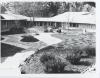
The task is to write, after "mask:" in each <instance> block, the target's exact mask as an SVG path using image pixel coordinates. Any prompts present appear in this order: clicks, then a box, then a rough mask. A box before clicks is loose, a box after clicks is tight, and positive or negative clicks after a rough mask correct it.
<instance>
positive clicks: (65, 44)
mask: <svg viewBox="0 0 100 78" xmlns="http://www.w3.org/2000/svg"><path fill="white" fill-rule="evenodd" d="M52 36H53V37H57V38H60V39H62V40H63V41H62V42H61V43H58V44H56V45H51V46H48V47H45V48H42V49H40V50H38V51H36V53H35V54H33V55H31V56H30V57H29V58H27V59H26V60H25V61H24V63H22V64H21V65H20V68H21V73H22V74H34V73H50V71H51V69H52V68H53V69H55V70H54V71H53V72H51V73H81V72H82V71H84V70H85V69H86V68H88V67H89V66H91V65H92V64H95V34H94V33H87V34H79V35H75V34H74V35H71V34H68V33H64V34H63V33H60V34H53V35H52ZM43 55H46V58H45V59H44V60H45V61H47V59H48V58H49V61H47V62H46V63H42V62H41V59H42V58H44V57H42V56H43ZM49 55H50V56H49ZM68 55H71V57H70V58H67V57H68ZM72 55H74V56H72ZM52 56H53V57H52ZM80 56H81V57H80ZM41 57H42V58H41ZM50 58H54V59H53V60H50ZM58 59H60V62H59V61H57V60H58ZM77 59H79V62H77ZM72 60H74V61H75V62H77V63H76V64H75V63H74V64H72V63H71V62H70V61H72ZM63 63H65V65H62V64H63ZM50 65H51V66H50ZM60 65H61V66H60ZM48 66H49V68H50V69H48ZM63 66H64V69H63V70H64V71H63V72H61V71H60V68H59V67H63ZM57 67H58V68H57ZM46 68H47V69H46ZM45 69H46V70H47V71H49V72H47V71H45ZM53 69H52V70H53ZM56 69H57V71H56ZM58 69H59V72H58Z"/></svg>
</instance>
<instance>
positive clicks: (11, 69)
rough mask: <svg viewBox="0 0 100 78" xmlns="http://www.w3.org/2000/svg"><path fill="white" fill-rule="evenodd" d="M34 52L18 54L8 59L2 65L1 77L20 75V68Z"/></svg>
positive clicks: (0, 66) (0, 65)
mask: <svg viewBox="0 0 100 78" xmlns="http://www.w3.org/2000/svg"><path fill="white" fill-rule="evenodd" d="M34 53H35V52H34V51H27V52H24V53H16V54H15V55H14V56H12V57H8V58H7V59H6V60H5V62H3V63H1V64H0V75H3V76H4V75H5V74H6V75H18V74H21V72H20V69H19V68H18V66H19V65H20V64H21V63H22V62H23V61H24V60H25V59H26V58H28V57H29V56H30V55H32V54H34Z"/></svg>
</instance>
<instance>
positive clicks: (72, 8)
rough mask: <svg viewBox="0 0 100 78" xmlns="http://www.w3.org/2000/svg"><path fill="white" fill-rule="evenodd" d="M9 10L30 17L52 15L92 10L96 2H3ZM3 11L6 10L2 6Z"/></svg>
mask: <svg viewBox="0 0 100 78" xmlns="http://www.w3.org/2000/svg"><path fill="white" fill-rule="evenodd" d="M3 6H4V7H6V9H7V10H9V11H11V12H12V13H15V14H21V15H26V16H29V17H34V16H35V17H48V16H49V17H52V16H54V15H57V14H61V13H64V12H68V11H69V12H81V11H86V12H91V11H92V10H94V9H95V8H93V7H95V2H10V3H5V4H3ZM2 11H5V9H4V8H2Z"/></svg>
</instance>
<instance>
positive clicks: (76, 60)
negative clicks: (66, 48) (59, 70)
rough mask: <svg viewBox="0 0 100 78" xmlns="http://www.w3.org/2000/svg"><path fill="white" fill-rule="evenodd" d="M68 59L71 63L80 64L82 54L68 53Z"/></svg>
mask: <svg viewBox="0 0 100 78" xmlns="http://www.w3.org/2000/svg"><path fill="white" fill-rule="evenodd" d="M66 59H67V60H68V61H69V62H70V63H71V64H78V63H79V62H80V59H81V56H79V55H76V54H70V55H67V57H66Z"/></svg>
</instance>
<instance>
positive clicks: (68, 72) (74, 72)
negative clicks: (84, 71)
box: [46, 70, 81, 74]
mask: <svg viewBox="0 0 100 78" xmlns="http://www.w3.org/2000/svg"><path fill="white" fill-rule="evenodd" d="M46 73H47V72H46ZM79 73H81V72H79V71H73V70H65V71H63V72H57V73H54V72H48V73H47V74H79Z"/></svg>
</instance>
